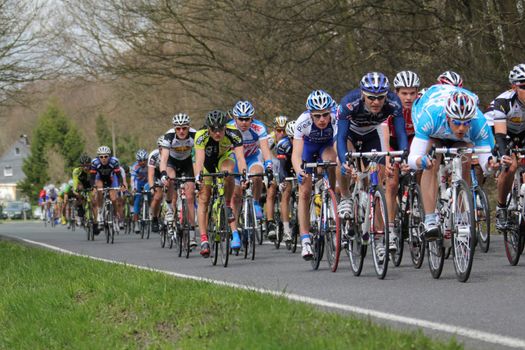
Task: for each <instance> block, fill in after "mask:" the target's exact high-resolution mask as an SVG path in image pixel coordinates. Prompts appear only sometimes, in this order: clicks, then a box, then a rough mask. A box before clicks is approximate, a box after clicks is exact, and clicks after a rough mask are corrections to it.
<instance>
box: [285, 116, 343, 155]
mask: <svg viewBox="0 0 525 350" xmlns="http://www.w3.org/2000/svg"><path fill="white" fill-rule="evenodd" d="M336 134H337V121H336V118H335V113H334V112H333V111H332V112H330V122H329V123H328V125H327V126H326V128H324V129H320V128H319V127H317V126H316V125H315V124H314V121H313V119H312V116H311V115H310V111H306V112H304V113H303V114H301V115H300V116H299V118H297V121H296V123H295V131H294V135H293V138H294V139H297V140H304V146H303V154H302V159H303V161H305V162H311V161H313V160H314V159H315V157H318V156H321V154H322V153H323V152H324V150H325V149H326V148H328V147H332V146H333V144H334V137H335V135H336Z"/></svg>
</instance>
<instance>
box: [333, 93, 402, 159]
mask: <svg viewBox="0 0 525 350" xmlns="http://www.w3.org/2000/svg"><path fill="white" fill-rule="evenodd" d="M390 116H391V117H392V120H393V123H394V128H395V134H396V135H395V136H396V138H397V140H398V146H399V149H408V139H407V134H406V130H405V120H404V118H403V109H402V106H401V100H400V99H399V97H398V96H397V95H396V94H395V93H393V92H392V91H389V92H388V93H387V95H386V100H385V103H384V105H383V108H382V109H381V111H379V113H377V114H374V113H371V112H370V111H369V110H368V109H367V108H366V105H365V100H364V99H363V96H362V93H361V89H355V90H352V91H350V92H349V93H348V94H347V95H346V96H345V97H343V99H342V100H341V103H340V104H339V108H338V109H337V130H338V133H337V156H338V157H339V160H340V161H341V162H342V163H343V162H344V161H345V159H344V157H345V154H346V152H347V151H348V147H347V143H346V142H347V139H348V136H349V131H352V132H355V133H356V134H359V135H366V134H368V133H370V132H372V131H374V130H376V129H377V128H378V127H379V125H381V124H383V123H384V122H385V121H386V120H387V119H388V118H389V117H390Z"/></svg>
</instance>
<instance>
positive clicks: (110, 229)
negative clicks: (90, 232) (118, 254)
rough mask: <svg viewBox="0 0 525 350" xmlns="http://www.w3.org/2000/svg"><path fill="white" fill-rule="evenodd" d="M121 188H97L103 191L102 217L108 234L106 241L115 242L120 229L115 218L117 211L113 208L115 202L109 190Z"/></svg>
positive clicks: (105, 231)
mask: <svg viewBox="0 0 525 350" xmlns="http://www.w3.org/2000/svg"><path fill="white" fill-rule="evenodd" d="M111 190H119V188H118V187H117V188H112V187H104V188H102V189H100V188H99V189H97V191H100V192H102V194H103V197H102V198H103V199H102V202H103V204H102V218H103V221H104V233H105V236H106V243H110V242H111V244H113V243H114V241H115V232H116V231H118V222H117V220H115V211H114V208H113V202H111V198H110V196H109V191H111Z"/></svg>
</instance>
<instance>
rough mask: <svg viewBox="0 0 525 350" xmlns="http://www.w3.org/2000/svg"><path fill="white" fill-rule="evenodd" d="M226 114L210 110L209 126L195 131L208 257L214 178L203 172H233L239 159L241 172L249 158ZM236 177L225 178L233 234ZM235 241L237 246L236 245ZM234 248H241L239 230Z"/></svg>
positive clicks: (200, 218)
mask: <svg viewBox="0 0 525 350" xmlns="http://www.w3.org/2000/svg"><path fill="white" fill-rule="evenodd" d="M226 123H227V116H226V113H224V112H223V111H219V110H214V111H211V112H209V113H208V114H207V115H206V118H205V125H206V129H202V130H199V131H198V132H197V134H195V174H196V180H195V181H196V183H197V185H198V186H199V187H200V190H199V196H198V204H199V205H198V209H197V217H198V222H199V231H200V235H201V252H200V254H201V255H202V256H203V257H205V258H207V257H209V255H210V245H209V243H208V237H207V234H206V228H207V227H208V225H207V219H208V215H207V211H208V203H209V201H210V195H211V184H212V181H211V180H210V179H209V178H208V179H204V180H203V179H201V178H200V174H201V171H202V172H204V173H210V172H215V171H228V172H233V170H234V168H235V160H234V157H233V154H235V159H236V160H237V167H238V169H239V171H240V172H244V171H245V170H246V161H245V159H244V149H243V143H242V135H241V133H240V132H239V130H237V129H236V128H235V127H234V126H231V125H228V126H227V125H226ZM234 185H235V184H234V179H233V178H232V177H227V178H225V179H224V197H225V201H226V205H227V215H228V220H229V221H230V223H231V224H230V226H231V228H232V231H233V233H234V234H235V232H237V226H236V223H235V217H234V215H233V211H232V209H231V199H232V194H233V187H234ZM233 243H235V244H236V245H235V246H234V245H233ZM232 248H234V249H238V248H240V237H239V234H238V232H237V235H236V237H233V242H232Z"/></svg>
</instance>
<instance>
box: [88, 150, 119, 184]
mask: <svg viewBox="0 0 525 350" xmlns="http://www.w3.org/2000/svg"><path fill="white" fill-rule="evenodd" d="M90 173H91V176H92V179H93V180H101V181H102V182H103V183H104V186H111V187H118V186H120V185H121V184H122V177H121V174H120V165H119V161H118V159H117V158H115V157H110V158H109V162H108V163H107V164H106V165H103V164H102V163H101V161H100V159H99V158H98V157H97V158H94V159H93V160H92V161H91V169H90Z"/></svg>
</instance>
